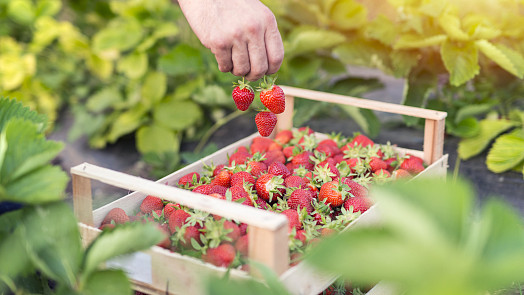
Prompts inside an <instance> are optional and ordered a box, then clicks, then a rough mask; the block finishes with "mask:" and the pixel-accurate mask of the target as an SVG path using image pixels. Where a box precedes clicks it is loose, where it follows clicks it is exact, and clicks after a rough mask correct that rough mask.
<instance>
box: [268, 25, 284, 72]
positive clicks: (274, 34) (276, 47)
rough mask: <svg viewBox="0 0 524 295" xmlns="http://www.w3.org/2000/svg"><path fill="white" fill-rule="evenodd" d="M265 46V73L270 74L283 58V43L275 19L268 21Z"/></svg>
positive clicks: (277, 68)
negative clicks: (266, 64) (266, 63)
mask: <svg viewBox="0 0 524 295" xmlns="http://www.w3.org/2000/svg"><path fill="white" fill-rule="evenodd" d="M265 46H266V55H267V62H268V69H267V72H266V75H272V74H274V73H276V72H277V71H278V70H279V69H280V66H281V65H282V61H283V60H284V45H283V44H282V37H281V36H280V32H279V31H278V27H277V22H276V21H273V23H270V26H269V27H268V29H267V31H266V34H265Z"/></svg>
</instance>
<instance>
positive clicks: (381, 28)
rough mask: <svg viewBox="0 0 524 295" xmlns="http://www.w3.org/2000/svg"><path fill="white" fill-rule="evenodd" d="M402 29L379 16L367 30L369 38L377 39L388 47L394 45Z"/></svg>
mask: <svg viewBox="0 0 524 295" xmlns="http://www.w3.org/2000/svg"><path fill="white" fill-rule="evenodd" d="M399 29H400V27H399V26H398V25H396V24H395V23H393V22H392V21H391V20H390V19H388V18H387V17H385V16H383V15H379V16H377V17H376V18H375V19H374V20H373V21H371V22H370V23H369V24H368V25H367V26H366V28H365V34H366V36H367V37H368V38H372V39H376V40H378V41H380V42H382V43H384V44H386V45H393V43H394V42H395V39H396V37H397V35H398V32H399Z"/></svg>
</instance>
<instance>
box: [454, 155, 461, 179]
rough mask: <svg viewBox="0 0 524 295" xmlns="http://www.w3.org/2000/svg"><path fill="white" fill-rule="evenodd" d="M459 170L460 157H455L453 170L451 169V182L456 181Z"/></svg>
mask: <svg viewBox="0 0 524 295" xmlns="http://www.w3.org/2000/svg"><path fill="white" fill-rule="evenodd" d="M459 168H460V157H459V156H458V155H457V159H456V160H455V168H454V169H453V182H456V181H457V178H458V175H459V170H460V169H459Z"/></svg>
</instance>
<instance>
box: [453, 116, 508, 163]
mask: <svg viewBox="0 0 524 295" xmlns="http://www.w3.org/2000/svg"><path fill="white" fill-rule="evenodd" d="M514 126H515V123H514V122H512V121H507V120H488V119H485V120H482V121H480V133H479V134H478V135H476V136H473V137H469V138H465V139H462V140H461V141H460V142H459V145H458V154H459V157H460V158H461V159H464V160H467V159H469V158H471V157H473V156H475V155H478V154H479V153H481V152H482V151H483V150H484V149H485V148H486V147H487V146H488V145H489V143H490V142H491V141H492V140H493V139H494V138H495V137H497V135H499V134H500V133H502V132H504V131H507V130H509V129H510V128H512V127H514Z"/></svg>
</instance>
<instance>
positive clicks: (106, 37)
mask: <svg viewBox="0 0 524 295" xmlns="http://www.w3.org/2000/svg"><path fill="white" fill-rule="evenodd" d="M143 33H144V31H143V29H142V26H141V25H140V23H139V22H138V21H137V20H135V19H133V18H126V19H125V20H124V19H117V20H116V21H113V22H112V23H110V24H109V26H108V27H106V28H104V29H102V30H101V31H99V32H98V33H96V35H95V36H93V50H94V51H95V52H97V53H99V52H103V51H106V50H117V51H124V50H128V49H130V48H131V47H133V46H134V45H136V44H137V43H138V42H140V40H141V39H142V35H143Z"/></svg>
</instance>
